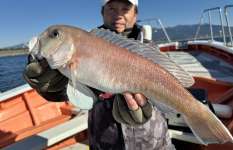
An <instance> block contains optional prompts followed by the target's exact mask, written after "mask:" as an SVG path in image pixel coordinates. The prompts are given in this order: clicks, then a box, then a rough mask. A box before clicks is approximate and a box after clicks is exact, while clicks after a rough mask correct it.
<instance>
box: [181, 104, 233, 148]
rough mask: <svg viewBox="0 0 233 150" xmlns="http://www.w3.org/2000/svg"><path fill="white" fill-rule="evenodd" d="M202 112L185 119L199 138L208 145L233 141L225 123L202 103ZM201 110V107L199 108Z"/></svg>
mask: <svg viewBox="0 0 233 150" xmlns="http://www.w3.org/2000/svg"><path fill="white" fill-rule="evenodd" d="M200 108H202V109H201V110H203V111H200V113H199V114H198V116H197V115H195V116H196V117H197V118H194V117H191V116H192V115H191V116H190V115H189V116H190V117H187V116H185V117H184V118H185V121H186V123H187V124H188V125H189V127H190V128H191V129H192V131H193V133H194V135H195V136H196V137H197V138H198V140H199V141H200V142H201V143H202V144H204V145H208V144H211V143H226V142H231V143H233V137H232V135H231V133H230V132H229V131H228V129H227V128H226V127H225V126H224V125H223V123H222V122H221V121H220V120H219V119H218V118H217V117H216V116H215V115H214V114H213V113H212V112H211V111H210V110H209V108H208V107H206V106H204V105H202V104H201V105H200ZM199 110H200V109H199Z"/></svg>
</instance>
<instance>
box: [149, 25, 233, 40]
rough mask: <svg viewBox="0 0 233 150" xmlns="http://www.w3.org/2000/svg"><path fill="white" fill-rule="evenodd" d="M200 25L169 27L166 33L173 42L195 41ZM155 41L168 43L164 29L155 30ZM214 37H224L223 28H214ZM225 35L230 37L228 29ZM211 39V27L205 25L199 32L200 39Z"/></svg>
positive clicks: (215, 26)
mask: <svg viewBox="0 0 233 150" xmlns="http://www.w3.org/2000/svg"><path fill="white" fill-rule="evenodd" d="M197 29H198V25H197V24H195V25H177V26H174V27H167V28H166V31H167V34H168V35H169V37H170V39H171V40H172V41H177V40H191V39H194V37H195V34H196V31H197ZM231 29H232V31H233V27H232V28H231ZM153 30H154V31H153V39H154V40H155V41H166V37H165V35H164V33H163V31H162V29H157V28H154V29H153ZM212 30H213V35H214V37H221V36H222V27H221V26H220V25H213V26H212ZM225 32H226V33H225V35H226V36H229V34H228V29H227V28H226V27H225ZM208 37H210V26H209V25H208V24H203V25H202V26H201V28H200V31H199V36H198V38H201V39H205V38H208Z"/></svg>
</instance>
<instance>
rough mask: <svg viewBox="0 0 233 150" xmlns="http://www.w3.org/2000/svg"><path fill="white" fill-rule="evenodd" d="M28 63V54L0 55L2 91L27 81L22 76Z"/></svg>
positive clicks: (0, 88) (0, 87)
mask: <svg viewBox="0 0 233 150" xmlns="http://www.w3.org/2000/svg"><path fill="white" fill-rule="evenodd" d="M26 63H27V56H26V55H21V56H7V57H0V92H4V91H7V90H9V89H12V88H15V87H18V86H19V85H23V84H25V83H26V82H25V81H24V79H23V76H22V73H23V70H24V67H25V65H26Z"/></svg>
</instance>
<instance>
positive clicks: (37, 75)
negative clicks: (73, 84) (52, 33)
mask: <svg viewBox="0 0 233 150" xmlns="http://www.w3.org/2000/svg"><path fill="white" fill-rule="evenodd" d="M23 76H24V79H25V80H26V81H27V82H28V84H29V85H30V86H31V87H32V88H34V89H36V91H37V92H38V93H39V94H40V95H41V96H42V97H44V98H45V99H47V100H49V101H64V100H68V98H67V95H66V87H67V84H68V79H67V78H66V77H65V76H63V75H62V74H61V73H60V72H59V71H58V70H52V69H51V68H50V67H49V65H48V63H47V61H46V60H45V59H43V60H40V61H38V60H37V59H35V58H33V57H32V56H31V55H29V57H28V64H27V65H26V67H25V70H24V73H23Z"/></svg>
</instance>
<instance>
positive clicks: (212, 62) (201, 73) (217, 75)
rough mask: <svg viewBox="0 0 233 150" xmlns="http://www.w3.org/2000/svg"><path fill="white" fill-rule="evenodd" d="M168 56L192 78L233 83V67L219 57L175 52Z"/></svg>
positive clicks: (199, 53) (196, 52)
mask: <svg viewBox="0 0 233 150" xmlns="http://www.w3.org/2000/svg"><path fill="white" fill-rule="evenodd" d="M166 54H167V55H168V56H169V57H170V58H171V59H172V60H173V61H174V62H176V63H177V64H179V65H180V66H181V67H182V68H183V69H184V70H186V71H188V72H189V73H190V74H191V75H192V76H198V77H207V78H214V79H216V80H221V81H226V82H231V83H233V66H232V65H230V64H229V63H227V62H225V61H223V60H222V59H220V58H218V57H215V56H213V55H210V54H208V53H205V52H200V51H189V52H184V51H175V52H166Z"/></svg>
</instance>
